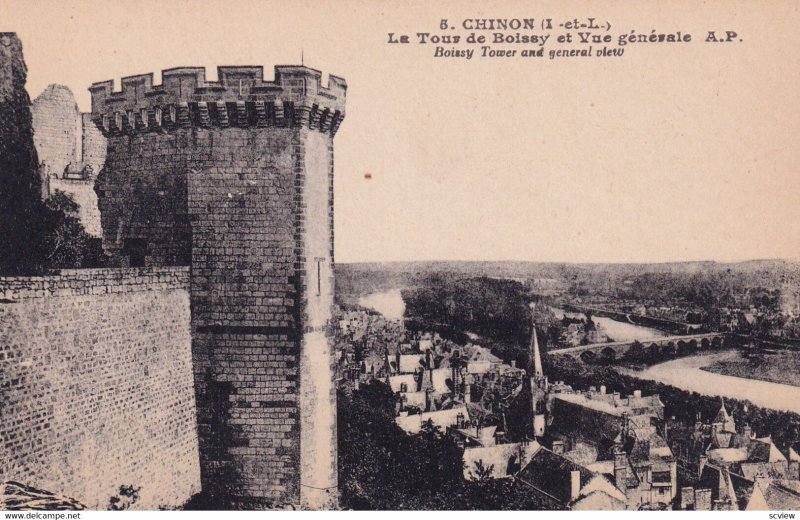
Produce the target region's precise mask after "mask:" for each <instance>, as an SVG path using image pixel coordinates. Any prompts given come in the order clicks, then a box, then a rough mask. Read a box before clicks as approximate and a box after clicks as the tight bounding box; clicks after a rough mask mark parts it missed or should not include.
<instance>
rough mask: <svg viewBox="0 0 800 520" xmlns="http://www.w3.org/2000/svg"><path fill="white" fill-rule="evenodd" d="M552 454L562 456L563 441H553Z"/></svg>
mask: <svg viewBox="0 0 800 520" xmlns="http://www.w3.org/2000/svg"><path fill="white" fill-rule="evenodd" d="M553 453H555V454H556V455H561V456H564V441H553Z"/></svg>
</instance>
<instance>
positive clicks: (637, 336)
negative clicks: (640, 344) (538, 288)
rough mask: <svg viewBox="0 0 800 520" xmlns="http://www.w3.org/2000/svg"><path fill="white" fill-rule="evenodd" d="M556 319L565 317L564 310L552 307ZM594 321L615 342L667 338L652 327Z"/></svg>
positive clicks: (593, 319)
mask: <svg viewBox="0 0 800 520" xmlns="http://www.w3.org/2000/svg"><path fill="white" fill-rule="evenodd" d="M551 309H552V310H553V313H554V314H555V315H556V318H558V319H559V320H560V319H562V318H563V317H564V314H565V312H564V310H563V309H557V308H555V307H551ZM566 314H567V315H569V316H576V317H580V318H583V319H585V318H586V316H584V315H583V314H577V313H566ZM592 321H593V322H595V323H596V324H598V325H600V326H601V327H602V328H603V330H604V331H605V332H606V334H607V335H608V337H609V338H611V339H612V340H614V341H634V340H639V341H644V340H648V339H653V338H661V337H665V336H667V335H668V334H665V333H663V332H661V331H660V330H657V329H651V328H650V327H642V326H640V325H633V324H632V323H625V322H622V321H616V320H612V319H611V318H604V317H603V316H592Z"/></svg>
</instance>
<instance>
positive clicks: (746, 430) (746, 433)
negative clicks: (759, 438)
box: [742, 424, 753, 440]
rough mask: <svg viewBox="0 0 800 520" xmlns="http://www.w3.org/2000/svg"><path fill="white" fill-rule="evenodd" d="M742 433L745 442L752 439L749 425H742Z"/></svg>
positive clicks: (751, 429)
mask: <svg viewBox="0 0 800 520" xmlns="http://www.w3.org/2000/svg"><path fill="white" fill-rule="evenodd" d="M742 433H743V435H744V436H745V438H746V439H747V440H750V439H752V438H753V428H752V427H751V426H750V425H749V424H745V425H744V431H743V432H742Z"/></svg>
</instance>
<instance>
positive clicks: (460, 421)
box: [456, 413, 464, 429]
mask: <svg viewBox="0 0 800 520" xmlns="http://www.w3.org/2000/svg"><path fill="white" fill-rule="evenodd" d="M463 427H464V414H463V413H459V414H458V415H456V428H458V429H461V428H463Z"/></svg>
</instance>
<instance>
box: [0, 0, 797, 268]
mask: <svg viewBox="0 0 800 520" xmlns="http://www.w3.org/2000/svg"><path fill="white" fill-rule="evenodd" d="M634 7H635V8H634ZM589 16H592V17H596V18H597V19H599V20H607V21H609V22H610V23H611V24H612V30H611V31H610V34H615V35H616V34H618V33H619V32H622V31H626V32H629V31H630V30H631V29H633V30H636V31H640V32H645V33H648V34H649V32H650V31H651V30H652V29H656V30H657V31H658V32H668V31H677V30H681V31H684V32H689V33H691V34H692V35H693V37H694V41H693V42H692V43H690V44H669V45H653V44H647V43H638V44H630V45H628V46H626V47H625V54H624V55H623V56H621V57H618V58H601V57H592V58H583V59H581V58H557V59H554V60H549V59H547V57H544V58H516V59H509V58H493V59H488V58H487V59H477V58H473V59H472V60H465V59H456V58H434V57H433V51H434V47H435V46H432V45H418V44H409V45H400V44H393V45H390V44H388V43H387V42H388V33H390V32H393V33H395V34H410V35H414V34H415V33H417V32H431V33H438V32H440V31H439V30H438V26H439V23H440V20H441V19H442V18H445V19H448V20H449V21H451V22H453V24H460V23H461V20H463V19H469V18H535V19H541V18H543V17H552V18H553V19H556V20H567V19H572V18H574V17H589ZM798 25H800V13H798V4H797V2H790V1H778V0H774V1H773V0H770V1H767V2H742V1H725V2H718V1H706V2H689V1H688V0H687V1H682V0H679V1H658V2H655V1H644V2H635V3H634V2H622V1H606V2H592V3H591V4H590V3H589V2H579V1H566V2H547V1H539V2H524V1H505V2H497V1H495V2H492V1H488V2H487V1H481V2H471V1H464V2H458V3H454V2H438V3H437V2H418V1H415V2H399V1H396V2H388V1H370V2H367V1H355V0H342V1H336V2H324V1H321V0H315V1H298V2H269V1H250V2H246V1H241V0H234V1H228V2H224V3H223V2H214V1H211V0H205V1H204V0H197V1H192V2H186V1H176V0H159V1H153V0H138V1H137V2H124V3H123V2H99V1H98V2H95V1H91V2H90V1H76V2H56V1H51V0H43V1H39V2H36V3H32V2H22V1H13V2H11V1H8V0H0V30H3V31H16V32H17V33H18V34H19V36H20V38H21V39H22V42H23V45H24V52H25V59H26V62H27V65H28V71H29V75H28V85H27V88H28V92H29V93H30V95H31V97H32V98H35V97H36V96H37V95H38V94H39V93H41V92H42V91H43V90H44V89H45V87H46V86H47V85H49V84H51V83H60V84H64V85H67V86H68V87H70V88H71V89H72V91H73V92H74V93H75V96H76V98H77V100H78V104H79V106H80V108H81V109H82V110H84V111H88V110H89V109H90V100H89V94H88V91H87V88H88V87H89V86H90V85H91V83H93V82H97V81H104V80H108V79H114V80H115V81H117V85H119V83H118V81H119V78H121V77H123V76H129V75H133V74H140V73H147V72H155V74H156V78H155V80H156V82H160V77H159V76H160V75H159V72H160V71H161V70H162V69H167V68H171V67H177V66H205V67H206V69H207V77H208V79H210V80H215V79H216V67H217V66H218V65H263V66H264V68H265V77H266V78H272V76H273V72H272V68H273V66H274V65H276V64H294V63H298V62H300V60H301V56H302V57H303V61H304V63H305V65H307V66H310V67H313V68H316V69H319V70H321V71H322V72H323V73H324V74H328V73H332V74H335V75H337V76H341V77H344V78H345V79H346V80H347V83H348V92H347V116H346V119H345V121H344V123H343V124H342V126H341V129H340V130H339V132H338V134H337V135H336V138H335V248H336V259H337V262H362V261H410V260H527V261H548V262H550V261H558V262H661V261H680V260H719V261H737V260H747V259H755V258H790V259H798V258H800V176H798V175H797V165H798V164H799V163H800V147H798V146H797V136H798V132H797V130H798V125H799V124H800V96H798V95H797V92H798V86H800V81H799V80H800V67H799V66H798V60H797V56H798V55H800V36H798V32H797V31H796V27H798ZM709 30H717V31H723V30H735V31H737V32H738V33H739V36H740V37H741V40H742V41H741V42H735V43H731V44H727V43H726V44H721V45H720V44H710V43H704V42H703V41H702V40H703V39H704V38H705V35H706V34H707V31H709ZM458 32H459V33H465V32H466V33H468V31H461V30H459V31H458ZM554 32H555V31H554ZM615 39H616V38H615ZM548 48H555V47H548ZM478 52H479V51H478ZM324 81H325V78H324V77H323V82H324ZM367 173H369V174H370V175H366V174H367Z"/></svg>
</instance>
